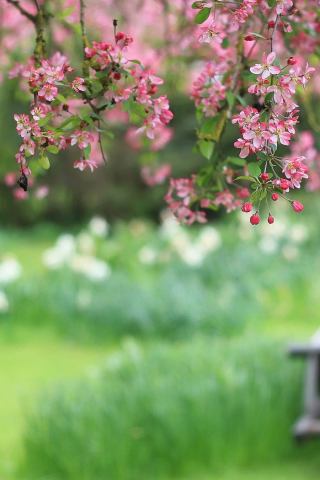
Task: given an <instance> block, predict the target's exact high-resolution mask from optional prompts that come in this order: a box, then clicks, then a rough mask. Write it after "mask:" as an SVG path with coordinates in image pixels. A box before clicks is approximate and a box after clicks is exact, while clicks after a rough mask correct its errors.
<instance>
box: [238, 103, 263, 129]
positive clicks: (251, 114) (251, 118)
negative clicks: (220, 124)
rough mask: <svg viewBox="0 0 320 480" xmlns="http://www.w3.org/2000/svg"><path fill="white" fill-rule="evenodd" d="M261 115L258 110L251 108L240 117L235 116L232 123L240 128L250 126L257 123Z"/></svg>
mask: <svg viewBox="0 0 320 480" xmlns="http://www.w3.org/2000/svg"><path fill="white" fill-rule="evenodd" d="M259 118H260V114H259V112H258V110H257V109H256V108H252V107H250V106H248V107H246V108H245V109H244V110H242V111H241V112H240V113H239V115H234V117H233V119H232V121H231V123H238V124H239V126H240V127H244V126H249V125H251V123H253V122H257V121H258V120H259Z"/></svg>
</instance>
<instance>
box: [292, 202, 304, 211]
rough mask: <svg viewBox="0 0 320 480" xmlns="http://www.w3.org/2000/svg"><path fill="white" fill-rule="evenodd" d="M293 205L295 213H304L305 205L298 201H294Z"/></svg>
mask: <svg viewBox="0 0 320 480" xmlns="http://www.w3.org/2000/svg"><path fill="white" fill-rule="evenodd" d="M291 205H292V208H293V210H294V211H295V212H297V213H300V212H302V210H303V205H302V203H300V202H297V201H296V200H294V201H293V202H291Z"/></svg>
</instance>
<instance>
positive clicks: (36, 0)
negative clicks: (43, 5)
mask: <svg viewBox="0 0 320 480" xmlns="http://www.w3.org/2000/svg"><path fill="white" fill-rule="evenodd" d="M33 1H34V4H35V6H36V7H37V10H38V12H40V6H39V3H38V0H33Z"/></svg>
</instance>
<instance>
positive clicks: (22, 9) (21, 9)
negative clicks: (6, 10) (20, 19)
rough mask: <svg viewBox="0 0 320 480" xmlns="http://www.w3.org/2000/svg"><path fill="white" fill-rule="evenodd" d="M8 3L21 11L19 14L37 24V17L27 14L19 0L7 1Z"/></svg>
mask: <svg viewBox="0 0 320 480" xmlns="http://www.w3.org/2000/svg"><path fill="white" fill-rule="evenodd" d="M7 2H8V3H10V5H13V6H14V7H16V8H17V9H18V10H19V12H20V13H21V14H22V15H24V16H25V17H27V18H28V19H29V20H30V21H31V22H33V23H34V24H35V23H36V18H35V16H34V15H31V13H29V12H27V11H26V10H25V9H24V8H22V7H21V6H20V4H19V0H7Z"/></svg>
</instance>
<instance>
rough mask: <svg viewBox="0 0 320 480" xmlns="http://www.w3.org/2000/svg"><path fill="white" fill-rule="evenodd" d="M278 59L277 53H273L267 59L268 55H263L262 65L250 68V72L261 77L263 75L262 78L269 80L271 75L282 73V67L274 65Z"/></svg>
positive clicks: (258, 64)
mask: <svg viewBox="0 0 320 480" xmlns="http://www.w3.org/2000/svg"><path fill="white" fill-rule="evenodd" d="M275 58H276V53H275V52H271V53H269V55H268V56H267V57H266V54H265V53H263V55H262V64H260V63H257V64H256V65H255V66H254V67H251V68H250V72H252V73H255V74H258V75H260V73H262V78H263V79H264V78H267V77H269V76H270V75H277V74H279V73H280V72H281V68H280V67H276V66H275V65H272V63H273V61H274V59H275Z"/></svg>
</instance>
